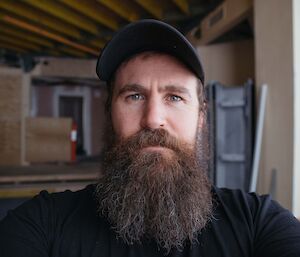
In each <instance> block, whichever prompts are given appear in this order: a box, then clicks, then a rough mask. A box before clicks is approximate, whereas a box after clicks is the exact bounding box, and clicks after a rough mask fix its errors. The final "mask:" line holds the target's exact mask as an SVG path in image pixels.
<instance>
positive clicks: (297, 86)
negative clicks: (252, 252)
mask: <svg viewBox="0 0 300 257" xmlns="http://www.w3.org/2000/svg"><path fill="white" fill-rule="evenodd" d="M293 49H294V99H293V101H294V174H293V213H294V214H295V215H296V216H297V217H300V186H299V185H298V184H299V182H300V158H299V157H300V1H299V0H293Z"/></svg>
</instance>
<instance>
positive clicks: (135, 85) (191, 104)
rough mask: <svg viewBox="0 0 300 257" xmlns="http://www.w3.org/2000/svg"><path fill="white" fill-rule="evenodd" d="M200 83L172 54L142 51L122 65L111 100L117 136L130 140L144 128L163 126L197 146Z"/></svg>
mask: <svg viewBox="0 0 300 257" xmlns="http://www.w3.org/2000/svg"><path fill="white" fill-rule="evenodd" d="M197 84H198V82H197V78H196V76H195V75H194V74H193V73H192V72H191V71H190V70H188V69H187V68H186V67H185V66H184V65H183V64H182V63H180V62H179V61H178V60H177V59H175V58H174V57H172V56H170V55H166V54H159V53H142V54H140V55H137V56H135V57H134V58H132V59H130V60H129V61H128V62H125V63H124V64H122V65H121V66H120V68H119V69H118V71H117V73H116V77H115V82H114V88H113V96H112V103H111V107H112V109H111V118H112V126H113V130H114V132H115V135H116V137H117V139H119V140H120V139H122V140H124V139H127V138H128V137H130V136H132V135H134V134H136V133H138V132H139V131H141V130H143V129H150V130H155V129H164V130H166V131H167V132H169V133H170V135H172V136H174V137H175V138H177V139H179V140H181V141H183V142H186V143H188V144H190V145H192V146H194V144H195V138H196V133H197V128H198V116H199V101H198V96H197ZM145 150H148V151H164V150H166V149H162V148H160V147H147V149H145Z"/></svg>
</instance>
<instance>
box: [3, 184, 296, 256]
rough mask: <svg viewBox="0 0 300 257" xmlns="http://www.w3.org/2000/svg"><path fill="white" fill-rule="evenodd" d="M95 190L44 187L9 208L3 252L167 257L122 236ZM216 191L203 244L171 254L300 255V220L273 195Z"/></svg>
mask: <svg viewBox="0 0 300 257" xmlns="http://www.w3.org/2000/svg"><path fill="white" fill-rule="evenodd" d="M94 188H95V187H94V185H90V186H88V187H87V188H85V189H83V190H80V191H77V192H71V191H66V192H63V193H53V194H49V193H47V192H46V191H43V192H41V193H40V194H39V195H38V196H36V197H34V198H33V199H31V200H29V201H28V202H26V203H24V204H23V205H21V206H20V207H18V208H16V209H15V210H12V211H9V212H8V215H7V216H6V217H5V218H4V219H3V221H2V222H1V223H0V256H1V257H8V256H13V257H21V256H22V257H24V256H30V257H46V256H51V257H54V256H55V257H77V256H81V257H87V256H93V257H96V256H99V257H100V256H101V257H106V256H112V257H123V256H124V257H129V256H130V257H144V256H149V257H154V256H164V251H163V250H160V249H159V248H158V246H157V245H156V243H155V242H154V241H151V240H147V241H144V242H142V243H141V244H134V245H127V244H125V243H124V242H123V241H122V240H121V239H117V238H116V234H115V232H114V231H113V230H112V229H111V228H110V225H109V224H108V222H107V221H106V220H105V219H103V218H99V216H98V215H97V212H96V201H95V199H94V196H93V192H94ZM213 194H214V200H215V210H214V218H213V219H212V221H211V222H210V223H209V224H208V225H207V227H206V228H205V229H204V230H203V231H202V232H201V233H199V243H197V244H195V245H193V246H192V247H191V246H189V245H187V246H186V247H185V248H184V249H183V250H182V251H178V250H175V249H174V250H172V251H171V252H170V253H169V255H168V256H173V257H175V256H176V257H183V256H184V257H187V256H189V257H196V256H209V257H219V256H220V257H221V256H223V257H234V256H238V257H243V256H245V257H246V256H255V257H256V256H257V257H268V256H272V257H279V256H280V257H283V256H289V257H294V256H295V257H296V256H297V257H299V256H300V223H299V222H298V220H296V218H294V216H293V215H292V214H291V213H290V212H289V211H287V210H285V209H283V208H282V207H281V206H279V205H278V203H276V202H274V201H272V200H271V199H270V197H269V196H258V195H256V194H248V193H244V192H242V191H240V190H228V189H218V188H214V189H213Z"/></svg>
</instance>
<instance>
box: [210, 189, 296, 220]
mask: <svg viewBox="0 0 300 257" xmlns="http://www.w3.org/2000/svg"><path fill="white" fill-rule="evenodd" d="M213 194H214V199H215V202H216V206H217V208H222V209H224V208H225V209H228V208H230V209H231V210H232V212H234V211H235V212H238V213H244V214H247V215H249V218H250V217H251V219H252V220H253V222H254V223H257V222H260V221H261V220H262V219H263V218H268V217H272V216H277V215H287V216H291V217H293V215H292V214H291V213H290V211H288V210H287V209H285V208H283V207H282V206H281V205H280V204H279V203H278V202H276V201H274V200H273V199H272V197H271V196H270V195H258V194H256V193H248V192H245V191H242V190H238V189H236V190H232V189H225V188H217V187H214V188H213Z"/></svg>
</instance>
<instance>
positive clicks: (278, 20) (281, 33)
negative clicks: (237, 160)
mask: <svg viewBox="0 0 300 257" xmlns="http://www.w3.org/2000/svg"><path fill="white" fill-rule="evenodd" d="M297 1H298V0H297ZM292 22H293V21H292V0H285V1H282V0H263V1H262V0H255V1H254V27H255V73H256V84H257V89H258V91H259V87H260V86H261V85H262V84H263V83H267V84H268V86H269V87H268V96H267V103H266V116H265V124H264V125H265V126H264V133H263V146H262V159H261V165H260V174H259V185H258V192H260V193H269V190H270V185H271V177H272V170H275V171H276V172H277V174H276V178H277V179H276V180H275V182H276V183H275V185H276V191H275V198H276V200H278V201H279V202H280V203H281V204H282V205H283V206H284V207H286V208H288V209H292V190H293V143H294V141H293V140H294V138H293V124H294V123H293V104H294V103H293V42H292V39H293V31H292Z"/></svg>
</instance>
